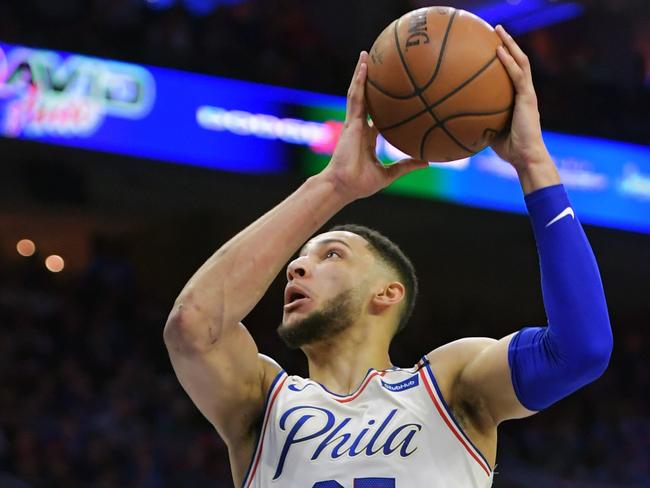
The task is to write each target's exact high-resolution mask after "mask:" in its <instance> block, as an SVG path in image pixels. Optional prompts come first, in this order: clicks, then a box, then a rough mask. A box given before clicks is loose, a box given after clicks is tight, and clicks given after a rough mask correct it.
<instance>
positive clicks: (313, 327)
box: [278, 289, 361, 349]
mask: <svg viewBox="0 0 650 488" xmlns="http://www.w3.org/2000/svg"><path fill="white" fill-rule="evenodd" d="M360 312H361V303H360V300H358V299H357V298H356V297H355V295H354V293H353V291H352V290H351V289H350V290H345V291H342V292H341V293H339V294H338V295H336V296H335V297H334V298H332V299H330V300H328V301H327V302H325V304H324V305H323V308H322V309H321V310H315V311H313V312H312V313H310V314H309V315H307V316H306V317H305V318H303V319H301V320H298V321H296V323H294V324H292V325H287V324H285V323H284V322H283V323H281V324H280V325H279V326H278V335H279V336H280V339H282V341H283V342H284V343H285V344H286V345H287V346H288V347H290V348H291V349H300V348H301V347H302V346H305V345H309V344H314V343H317V342H321V341H324V340H328V339H332V338H333V337H336V336H337V335H339V334H340V333H341V332H343V331H344V330H346V329H348V328H349V327H350V326H351V325H352V324H353V323H354V321H355V320H356V319H358V318H359V314H360Z"/></svg>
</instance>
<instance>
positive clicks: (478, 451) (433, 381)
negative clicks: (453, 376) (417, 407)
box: [422, 356, 493, 472]
mask: <svg viewBox="0 0 650 488" xmlns="http://www.w3.org/2000/svg"><path fill="white" fill-rule="evenodd" d="M422 359H423V361H424V364H425V366H426V367H427V368H426V369H427V373H428V374H429V378H431V382H432V383H433V387H434V388H435V389H436V392H437V393H438V397H439V398H440V400H441V401H442V406H443V407H444V408H445V410H446V411H447V413H448V414H449V417H451V420H453V422H454V424H456V427H458V430H459V431H460V433H461V434H462V435H463V437H464V438H465V440H466V441H467V442H469V443H470V445H471V446H472V447H473V448H474V450H475V451H476V452H477V454H478V455H479V456H481V459H482V460H483V461H485V464H486V466H487V467H488V469H489V470H490V472H493V470H492V466H490V463H489V462H488V460H487V459H485V456H484V455H483V453H482V452H481V451H480V450H479V449H478V448H477V447H476V446H475V445H474V443H473V442H472V440H471V439H470V438H469V436H468V435H467V434H466V433H465V431H464V430H463V428H462V427H461V426H460V424H459V423H458V421H457V420H456V417H454V414H453V412H452V411H451V408H449V405H447V402H446V401H445V397H443V396H442V392H441V391H440V388H439V387H438V382H437V381H436V377H435V375H434V374H433V371H432V370H431V366H429V364H430V361H429V358H427V357H426V356H424V357H423V358H422Z"/></svg>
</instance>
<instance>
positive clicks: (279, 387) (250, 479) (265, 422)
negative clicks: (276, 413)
mask: <svg viewBox="0 0 650 488" xmlns="http://www.w3.org/2000/svg"><path fill="white" fill-rule="evenodd" d="M288 377H289V376H288V375H287V376H285V377H284V379H283V380H282V381H281V382H280V384H279V385H277V387H276V388H275V392H274V393H273V396H272V397H271V401H270V402H269V407H268V408H267V409H266V417H265V419H264V427H263V428H262V433H261V435H260V445H259V448H258V449H257V456H256V457H255V464H254V465H253V469H251V474H250V477H249V478H248V483H246V488H249V487H250V485H251V483H252V482H253V478H255V471H257V465H258V464H259V462H260V458H261V457H262V448H263V447H264V434H266V426H267V425H268V423H269V417H270V416H271V409H272V408H273V403H274V402H275V399H276V397H277V396H278V393H280V390H281V389H282V385H284V382H285V381H286V380H287V378H288Z"/></svg>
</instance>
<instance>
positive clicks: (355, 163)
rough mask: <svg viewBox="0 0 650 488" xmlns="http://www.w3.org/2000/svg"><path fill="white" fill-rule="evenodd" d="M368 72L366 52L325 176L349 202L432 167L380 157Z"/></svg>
mask: <svg viewBox="0 0 650 488" xmlns="http://www.w3.org/2000/svg"><path fill="white" fill-rule="evenodd" d="M367 73H368V53H367V52H365V51H363V52H362V53H361V55H360V56H359V61H358V63H357V67H356V68H355V70H354V75H353V76H352V82H351V83H350V88H349V90H348V96H347V107H346V113H345V123H344V125H343V131H342V132H341V136H340V138H339V141H338V143H337V145H336V149H335V150H334V154H333V155H332V159H331V160H330V162H329V164H328V165H327V167H326V168H325V169H324V170H323V171H322V173H321V174H322V175H323V176H325V177H327V178H328V179H330V181H332V182H333V183H334V185H335V187H336V189H337V191H338V192H339V193H340V194H341V195H342V196H343V197H344V198H345V199H347V200H349V201H353V200H356V199H359V198H364V197H367V196H370V195H372V194H374V193H376V192H378V191H379V190H381V189H383V188H385V187H387V186H388V185H389V184H391V183H392V182H393V181H395V180H396V179H397V178H399V177H400V176H402V175H404V174H406V173H410V172H411V171H414V170H416V169H419V168H426V167H427V166H428V163H427V162H426V161H419V160H415V159H411V158H407V159H403V160H401V161H398V162H396V163H393V164H390V165H387V166H385V165H383V164H382V163H381V161H379V159H378V158H377V153H376V145H377V136H378V135H379V132H378V131H377V128H376V127H374V126H373V125H372V124H371V123H369V122H368V111H367V108H366V97H365V86H366V75H367Z"/></svg>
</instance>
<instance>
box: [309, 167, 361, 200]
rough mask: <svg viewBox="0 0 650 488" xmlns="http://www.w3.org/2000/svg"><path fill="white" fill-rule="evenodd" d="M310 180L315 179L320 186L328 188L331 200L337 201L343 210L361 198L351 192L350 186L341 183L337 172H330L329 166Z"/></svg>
mask: <svg viewBox="0 0 650 488" xmlns="http://www.w3.org/2000/svg"><path fill="white" fill-rule="evenodd" d="M310 179H313V181H314V182H317V183H318V184H320V185H324V186H326V187H328V190H329V192H330V193H331V198H332V199H333V200H334V201H336V202H337V203H338V204H339V205H340V206H341V208H343V207H345V206H346V205H348V204H350V203H352V202H354V201H355V200H357V199H358V198H360V197H358V196H356V195H354V194H353V193H352V192H350V191H349V188H348V185H346V184H345V183H344V182H343V181H341V179H340V178H339V176H338V175H337V173H336V171H333V170H330V167H329V166H328V167H327V168H325V169H324V170H323V171H321V172H320V173H318V174H316V175H314V176H312V177H311V178H310Z"/></svg>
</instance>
